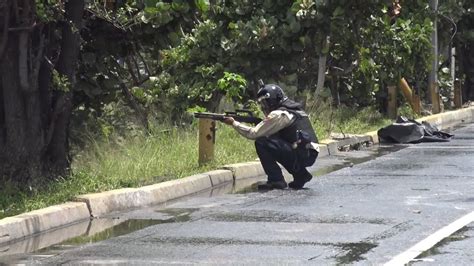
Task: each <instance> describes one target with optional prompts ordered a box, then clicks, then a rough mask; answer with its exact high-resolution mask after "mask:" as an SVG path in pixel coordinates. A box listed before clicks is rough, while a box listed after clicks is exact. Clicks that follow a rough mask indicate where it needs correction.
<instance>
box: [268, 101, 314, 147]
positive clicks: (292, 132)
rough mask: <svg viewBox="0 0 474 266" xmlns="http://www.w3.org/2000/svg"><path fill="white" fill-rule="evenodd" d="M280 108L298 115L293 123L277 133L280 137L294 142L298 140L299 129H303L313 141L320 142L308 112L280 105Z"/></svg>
mask: <svg viewBox="0 0 474 266" xmlns="http://www.w3.org/2000/svg"><path fill="white" fill-rule="evenodd" d="M278 110H282V111H287V112H289V113H290V114H292V115H294V116H295V117H296V119H295V120H294V121H293V122H292V123H291V125H289V126H288V127H286V128H284V129H282V130H280V131H279V132H278V133H276V134H277V135H278V136H279V137H280V138H282V139H283V140H285V141H288V142H289V143H291V144H293V143H295V142H296V141H297V140H298V136H297V132H298V130H301V131H303V132H305V133H306V134H307V136H308V137H309V139H310V140H311V142H314V143H318V138H317V137H316V133H315V132H314V129H313V126H312V125H311V121H310V120H309V117H308V114H306V113H305V112H304V111H303V110H295V109H288V108H286V107H280V108H278Z"/></svg>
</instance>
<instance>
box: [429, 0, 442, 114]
mask: <svg viewBox="0 0 474 266" xmlns="http://www.w3.org/2000/svg"><path fill="white" fill-rule="evenodd" d="M430 6H431V9H432V10H433V12H434V13H435V16H434V21H433V33H432V34H431V45H432V51H433V62H432V66H431V72H430V75H429V80H428V81H429V84H428V86H429V90H430V95H431V104H432V108H431V110H432V112H433V113H434V114H437V113H439V112H440V111H441V105H440V96H439V86H438V18H437V15H438V0H431V1H430Z"/></svg>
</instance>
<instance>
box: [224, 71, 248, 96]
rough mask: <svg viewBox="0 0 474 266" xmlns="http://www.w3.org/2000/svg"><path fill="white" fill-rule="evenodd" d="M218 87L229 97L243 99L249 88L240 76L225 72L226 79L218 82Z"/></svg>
mask: <svg viewBox="0 0 474 266" xmlns="http://www.w3.org/2000/svg"><path fill="white" fill-rule="evenodd" d="M217 86H218V87H219V89H220V90H222V91H223V92H225V94H226V96H228V97H237V98H240V99H241V98H242V96H241V95H242V94H243V92H244V91H245V88H246V87H247V81H246V80H245V79H244V78H243V77H242V76H240V75H239V74H235V73H229V72H224V77H222V78H221V79H219V80H218V81H217Z"/></svg>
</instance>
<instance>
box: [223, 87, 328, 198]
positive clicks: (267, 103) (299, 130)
mask: <svg viewBox="0 0 474 266" xmlns="http://www.w3.org/2000/svg"><path fill="white" fill-rule="evenodd" d="M257 95H258V97H259V98H258V101H259V102H260V104H261V105H262V109H263V110H264V112H265V113H266V114H267V116H266V118H265V119H264V120H263V121H262V122H261V123H259V124H258V125H256V126H255V127H249V126H246V125H243V124H241V123H239V122H236V121H234V122H233V124H232V125H233V127H234V128H235V129H236V130H237V131H238V132H239V133H240V134H241V135H242V136H244V137H246V138H249V139H254V140H255V148H256V150H257V154H258V157H259V159H260V162H261V163H262V166H263V169H264V170H265V173H266V174H267V176H268V181H267V183H265V184H261V185H260V186H259V189H273V188H277V189H283V188H286V187H287V184H286V182H285V179H284V178H283V174H282V171H281V169H280V167H279V166H278V164H277V162H278V163H280V164H281V165H282V166H283V167H285V169H286V170H287V171H288V172H289V173H290V174H292V175H293V182H290V184H288V185H289V186H290V187H291V188H294V189H301V188H303V186H304V184H305V183H306V182H308V181H310V180H311V178H312V175H311V173H309V172H308V171H307V170H306V167H308V166H311V165H313V164H314V162H315V160H316V158H317V157H318V154H319V146H318V144H317V143H318V139H317V137H316V134H315V132H314V129H313V127H312V125H311V122H310V120H309V117H308V115H307V114H306V113H305V112H304V111H303V110H302V108H301V105H300V104H298V103H296V102H294V101H292V100H290V99H288V98H287V97H285V95H284V94H283V91H282V89H281V88H280V87H278V86H277V85H272V84H269V85H265V87H263V88H262V89H260V90H259V92H258V94H257Z"/></svg>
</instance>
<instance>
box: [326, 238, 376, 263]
mask: <svg viewBox="0 0 474 266" xmlns="http://www.w3.org/2000/svg"><path fill="white" fill-rule="evenodd" d="M336 246H338V247H339V248H341V249H342V250H343V252H345V254H344V255H342V256H336V257H335V259H336V262H337V265H348V264H352V263H354V262H357V261H361V260H365V258H364V257H363V255H364V254H366V253H367V252H369V251H370V250H372V249H373V248H375V247H377V244H374V243H368V242H359V243H342V244H337V245H336Z"/></svg>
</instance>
